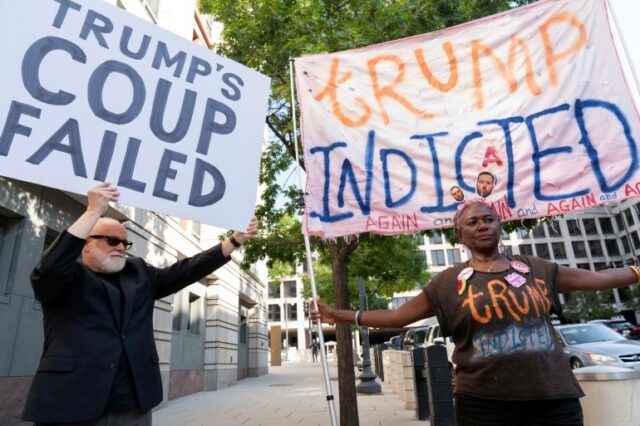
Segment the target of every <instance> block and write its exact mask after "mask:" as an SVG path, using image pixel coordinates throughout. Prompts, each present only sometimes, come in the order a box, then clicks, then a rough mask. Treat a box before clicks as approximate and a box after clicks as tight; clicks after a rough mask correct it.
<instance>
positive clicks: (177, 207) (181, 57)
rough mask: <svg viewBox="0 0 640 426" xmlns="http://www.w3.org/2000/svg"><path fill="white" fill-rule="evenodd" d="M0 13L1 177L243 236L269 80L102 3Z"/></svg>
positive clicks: (11, 3) (2, 7)
mask: <svg viewBox="0 0 640 426" xmlns="http://www.w3.org/2000/svg"><path fill="white" fill-rule="evenodd" d="M0 11H2V13H0V40H2V67H1V68H0V132H1V133H0V175H2V176H6V177H10V178H15V179H20V180H25V181H29V182H34V183H38V184H41V185H46V186H50V187H53V188H58V189H63V190H68V191H71V192H76V193H79V194H86V192H87V190H88V189H89V188H90V187H93V186H95V185H96V184H97V183H98V182H99V181H109V182H111V183H113V184H115V185H117V186H118V187H119V189H120V192H121V196H120V201H121V202H122V203H124V204H128V205H131V206H134V207H141V208H144V209H147V210H153V211H157V212H160V213H165V214H169V215H173V216H179V217H183V218H187V219H192V220H195V221H198V222H202V223H207V224H211V225H217V226H221V227H224V228H229V229H245V228H246V226H247V223H249V220H250V218H251V216H252V215H253V211H254V208H255V202H256V193H257V185H258V172H259V164H260V154H261V151H262V145H263V140H264V121H265V115H266V111H267V101H268V94H269V79H268V78H267V77H265V76H263V75H261V74H259V73H257V72H255V71H253V70H251V69H249V68H247V67H245V66H243V65H241V64H238V63H236V62H233V61H231V60H229V59H226V58H223V57H220V56H218V55H215V54H214V53H213V52H211V51H209V50H208V49H205V48H203V47H201V46H198V45H196V44H194V43H192V42H191V41H189V40H185V39H183V38H181V37H179V36H177V35H175V34H173V33H170V32H168V31H166V30H163V29H161V28H159V27H157V26H156V25H153V24H152V23H150V22H147V21H144V20H143V19H140V18H138V17H136V16H134V15H131V14H130V13H127V12H125V11H124V10H122V9H119V8H117V7H114V6H111V5H109V4H108V3H106V2H104V1H101V0H20V1H15V0H0Z"/></svg>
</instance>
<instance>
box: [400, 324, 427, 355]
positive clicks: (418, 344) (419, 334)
mask: <svg viewBox="0 0 640 426" xmlns="http://www.w3.org/2000/svg"><path fill="white" fill-rule="evenodd" d="M429 327H430V326H428V325H424V326H420V327H413V328H410V329H408V330H407V331H406V332H405V333H404V339H403V340H402V349H403V350H405V351H410V350H413V349H415V348H424V347H425V346H426V340H427V333H428V332H429Z"/></svg>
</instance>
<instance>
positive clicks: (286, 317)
mask: <svg viewBox="0 0 640 426" xmlns="http://www.w3.org/2000/svg"><path fill="white" fill-rule="evenodd" d="M285 290H286V289H285ZM288 305H289V304H288V303H287V299H286V298H285V299H284V336H285V337H284V340H285V344H284V360H285V361H289V306H288Z"/></svg>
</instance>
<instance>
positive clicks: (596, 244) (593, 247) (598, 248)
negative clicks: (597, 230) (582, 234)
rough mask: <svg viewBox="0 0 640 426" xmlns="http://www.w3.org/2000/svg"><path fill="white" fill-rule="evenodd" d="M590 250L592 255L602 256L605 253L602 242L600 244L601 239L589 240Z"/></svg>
mask: <svg viewBox="0 0 640 426" xmlns="http://www.w3.org/2000/svg"><path fill="white" fill-rule="evenodd" d="M589 251H590V252H591V256H594V257H596V256H602V255H604V253H603V252H602V244H600V240H591V241H589Z"/></svg>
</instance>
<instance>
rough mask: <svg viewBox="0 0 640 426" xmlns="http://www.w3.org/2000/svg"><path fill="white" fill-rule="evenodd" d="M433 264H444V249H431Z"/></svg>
mask: <svg viewBox="0 0 640 426" xmlns="http://www.w3.org/2000/svg"><path fill="white" fill-rule="evenodd" d="M431 264H432V265H437V266H443V265H444V250H431Z"/></svg>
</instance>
